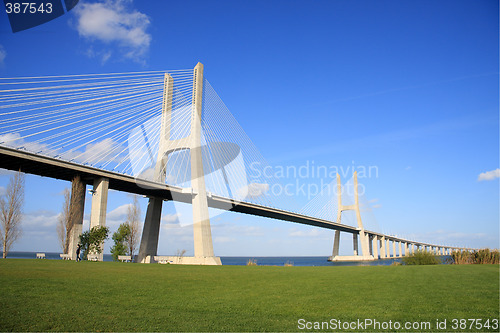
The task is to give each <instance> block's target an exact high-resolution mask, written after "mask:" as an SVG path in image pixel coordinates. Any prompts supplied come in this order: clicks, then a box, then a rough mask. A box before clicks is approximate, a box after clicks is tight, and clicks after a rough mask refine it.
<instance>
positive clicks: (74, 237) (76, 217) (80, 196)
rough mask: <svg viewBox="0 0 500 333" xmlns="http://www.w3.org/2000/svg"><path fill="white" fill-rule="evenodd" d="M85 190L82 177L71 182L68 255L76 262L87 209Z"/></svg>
mask: <svg viewBox="0 0 500 333" xmlns="http://www.w3.org/2000/svg"><path fill="white" fill-rule="evenodd" d="M85 189H86V184H85V182H83V181H82V179H81V178H80V177H75V178H73V180H72V182H71V198H70V212H71V214H70V218H71V225H72V226H73V227H72V228H71V232H70V237H69V245H68V253H67V254H69V258H70V259H71V260H76V248H77V246H78V243H79V242H80V235H81V234H82V226H83V213H84V209H85Z"/></svg>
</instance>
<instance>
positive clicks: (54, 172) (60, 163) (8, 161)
mask: <svg viewBox="0 0 500 333" xmlns="http://www.w3.org/2000/svg"><path fill="white" fill-rule="evenodd" d="M0 168H3V169H8V170H13V171H19V170H21V171H22V172H24V173H29V174H34V175H38V176H42V177H50V178H55V179H61V180H66V181H71V180H72V179H73V177H74V176H75V175H77V174H78V175H80V177H81V179H82V180H83V181H84V182H85V183H86V184H88V185H92V184H93V182H94V179H95V178H98V177H105V178H107V179H109V188H110V189H113V190H117V191H122V192H128V193H134V194H139V195H145V196H150V197H152V196H154V197H160V198H163V199H164V200H175V201H180V202H185V203H191V201H192V196H193V194H192V193H191V192H187V191H186V189H183V188H181V187H177V186H171V185H167V184H161V183H157V182H153V181H149V180H145V179H140V178H135V177H133V176H130V175H126V174H121V173H117V172H112V171H107V170H103V169H99V168H95V167H92V166H88V165H83V164H79V163H75V162H69V161H65V160H62V159H57V158H53V157H50V156H45V155H39V154H35V153H32V152H28V151H26V150H22V149H15V148H10V147H4V146H0ZM208 205H209V207H212V208H218V209H223V210H231V211H234V212H238V213H244V214H251V215H256V216H262V217H269V218H273V219H278V220H283V221H289V222H295V223H301V224H307V225H312V226H315V227H320V228H326V229H333V230H340V231H342V232H348V233H351V234H359V232H360V229H358V228H356V227H353V226H349V225H345V224H340V223H336V222H331V221H328V220H324V219H320V218H316V217H312V216H306V215H302V214H299V213H294V212H288V211H285V210H281V209H277V208H272V207H266V206H262V205H257V204H253V203H248V202H240V201H234V200H232V199H229V198H225V197H222V196H218V195H214V194H208ZM365 232H366V233H368V234H370V235H374V236H379V237H385V239H386V240H387V239H388V240H390V241H396V242H399V241H401V242H403V243H404V242H406V243H409V244H414V245H418V246H433V247H443V246H440V245H435V244H429V243H422V242H416V241H411V240H407V239H403V238H399V237H396V236H389V235H384V234H381V233H378V232H373V231H368V230H365ZM446 248H449V249H460V248H459V247H453V246H446Z"/></svg>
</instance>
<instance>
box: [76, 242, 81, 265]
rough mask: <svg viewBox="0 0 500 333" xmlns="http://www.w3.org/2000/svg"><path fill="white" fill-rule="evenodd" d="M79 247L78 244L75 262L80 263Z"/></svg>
mask: <svg viewBox="0 0 500 333" xmlns="http://www.w3.org/2000/svg"><path fill="white" fill-rule="evenodd" d="M80 247H81V245H80V244H78V246H77V247H76V261H77V262H78V261H80Z"/></svg>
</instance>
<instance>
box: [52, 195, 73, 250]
mask: <svg viewBox="0 0 500 333" xmlns="http://www.w3.org/2000/svg"><path fill="white" fill-rule="evenodd" d="M70 195H71V193H70V192H69V190H68V189H64V191H63V196H64V203H63V209H62V212H61V215H59V218H58V219H57V227H56V228H57V236H58V238H59V245H61V250H62V252H63V253H68V241H67V240H68V237H67V235H68V234H67V231H66V230H71V225H70V224H71V220H70V218H69V216H70Z"/></svg>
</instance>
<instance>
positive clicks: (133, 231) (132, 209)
mask: <svg viewBox="0 0 500 333" xmlns="http://www.w3.org/2000/svg"><path fill="white" fill-rule="evenodd" d="M140 216H141V207H140V206H139V200H138V199H137V196H136V195H134V196H133V202H132V204H131V205H129V206H128V208H127V221H126V224H128V229H129V233H128V235H127V237H126V239H125V240H126V243H127V248H128V254H129V255H130V256H131V257H132V258H133V257H134V252H135V250H136V249H137V245H138V243H139V232H140V230H139V218H140Z"/></svg>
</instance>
